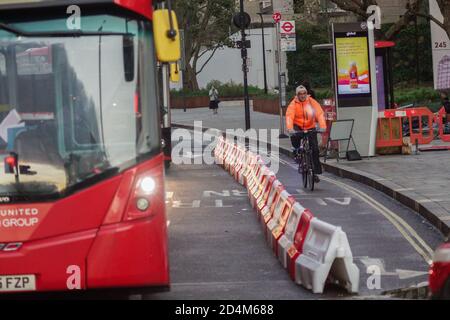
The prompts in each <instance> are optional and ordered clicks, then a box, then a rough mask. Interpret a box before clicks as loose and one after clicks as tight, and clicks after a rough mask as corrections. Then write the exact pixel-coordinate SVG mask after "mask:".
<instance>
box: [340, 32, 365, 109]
mask: <svg viewBox="0 0 450 320" xmlns="http://www.w3.org/2000/svg"><path fill="white" fill-rule="evenodd" d="M334 54H335V68H336V69H335V75H336V84H337V88H336V89H337V90H336V93H337V98H338V102H339V106H340V107H362V106H370V105H371V104H372V87H371V74H370V73H371V70H370V63H369V43H368V36H367V31H365V30H360V31H345V32H342V31H340V30H335V31H334Z"/></svg>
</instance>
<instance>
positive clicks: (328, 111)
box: [320, 99, 337, 148]
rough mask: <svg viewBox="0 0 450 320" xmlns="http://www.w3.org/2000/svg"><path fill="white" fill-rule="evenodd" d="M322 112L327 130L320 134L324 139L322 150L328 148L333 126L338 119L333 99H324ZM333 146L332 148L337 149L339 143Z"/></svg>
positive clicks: (321, 143) (322, 140)
mask: <svg viewBox="0 0 450 320" xmlns="http://www.w3.org/2000/svg"><path fill="white" fill-rule="evenodd" d="M322 110H323V112H324V116H325V122H326V124H327V129H326V131H325V132H323V133H321V134H320V135H321V137H322V139H321V142H320V146H321V147H322V148H326V147H327V143H328V139H329V138H330V131H331V124H332V122H333V121H335V120H336V119H337V115H336V104H335V103H334V100H333V99H324V100H323V101H322ZM333 144H334V145H332V146H331V148H337V143H334V142H333Z"/></svg>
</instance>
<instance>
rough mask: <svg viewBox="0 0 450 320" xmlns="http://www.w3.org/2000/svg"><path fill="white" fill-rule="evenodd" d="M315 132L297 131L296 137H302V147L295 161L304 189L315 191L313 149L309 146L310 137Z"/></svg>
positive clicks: (296, 153)
mask: <svg viewBox="0 0 450 320" xmlns="http://www.w3.org/2000/svg"><path fill="white" fill-rule="evenodd" d="M313 132H315V130H308V131H306V130H305V131H296V132H294V133H293V134H294V135H301V140H300V147H299V148H298V149H297V150H295V156H294V158H295V160H296V161H297V163H298V173H300V174H301V175H302V181H303V187H304V188H309V189H310V190H311V191H314V176H315V172H314V165H313V156H312V149H311V147H310V145H309V139H308V136H309V135H311V134H312V133H313Z"/></svg>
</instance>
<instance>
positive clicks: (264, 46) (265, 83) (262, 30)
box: [258, 12, 267, 94]
mask: <svg viewBox="0 0 450 320" xmlns="http://www.w3.org/2000/svg"><path fill="white" fill-rule="evenodd" d="M258 15H259V17H260V18H261V32H262V33H261V40H262V51H263V52H262V57H263V70H264V93H265V94H267V71H266V45H265V41H264V19H263V16H262V13H260V12H259V13H258Z"/></svg>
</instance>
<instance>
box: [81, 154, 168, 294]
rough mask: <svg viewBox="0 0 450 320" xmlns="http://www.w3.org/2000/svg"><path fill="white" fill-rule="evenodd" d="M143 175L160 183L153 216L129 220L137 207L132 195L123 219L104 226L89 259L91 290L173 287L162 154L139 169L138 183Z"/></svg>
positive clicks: (132, 191)
mask: <svg viewBox="0 0 450 320" xmlns="http://www.w3.org/2000/svg"><path fill="white" fill-rule="evenodd" d="M143 176H151V177H153V178H154V179H155V181H156V183H157V188H156V190H155V191H154V194H153V196H152V197H151V198H150V203H151V207H150V208H151V209H150V210H151V211H150V214H149V215H146V216H145V217H141V218H138V219H133V220H128V219H127V217H128V215H127V213H129V212H131V211H132V210H134V208H135V201H134V200H135V197H134V196H133V195H132V196H131V197H130V200H129V201H128V205H127V207H126V209H125V212H124V215H123V218H122V219H123V220H122V221H121V222H119V223H114V224H107V225H103V226H101V227H100V229H99V232H98V234H97V237H96V239H95V241H94V244H93V246H92V248H91V250H90V252H89V255H88V257H87V270H88V272H87V275H88V279H87V286H88V288H100V287H126V286H168V285H169V261H168V247H167V246H168V245H167V242H168V240H167V217H166V204H165V188H164V157H163V154H162V153H161V154H159V155H158V156H156V157H154V158H153V159H151V160H150V161H147V162H145V163H142V164H140V165H139V166H138V167H137V170H136V179H135V180H139V177H143ZM134 183H136V182H133V184H134ZM134 188H137V186H136V185H130V188H129V189H130V192H131V193H132V194H134Z"/></svg>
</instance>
